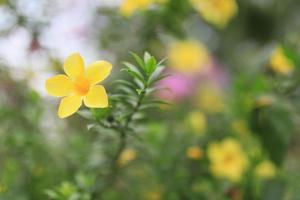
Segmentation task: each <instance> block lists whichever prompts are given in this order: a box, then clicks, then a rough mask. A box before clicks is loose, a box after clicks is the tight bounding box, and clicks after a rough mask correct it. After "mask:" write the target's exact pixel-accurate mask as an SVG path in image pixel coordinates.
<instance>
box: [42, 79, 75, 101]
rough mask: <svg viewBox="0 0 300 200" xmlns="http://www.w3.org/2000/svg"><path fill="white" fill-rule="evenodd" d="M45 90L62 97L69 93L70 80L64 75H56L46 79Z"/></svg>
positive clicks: (70, 88) (70, 87)
mask: <svg viewBox="0 0 300 200" xmlns="http://www.w3.org/2000/svg"><path fill="white" fill-rule="evenodd" d="M45 87H46V90H47V92H48V93H49V94H50V95H52V96H55V97H63V96H67V95H68V94H70V92H71V90H72V82H71V81H70V79H69V77H67V76H66V75H57V76H54V77H52V78H49V79H47V80H46V84H45Z"/></svg>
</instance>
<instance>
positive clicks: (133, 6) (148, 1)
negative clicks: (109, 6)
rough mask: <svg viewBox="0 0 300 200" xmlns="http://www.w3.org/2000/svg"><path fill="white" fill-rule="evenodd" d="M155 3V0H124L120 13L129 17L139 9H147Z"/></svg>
mask: <svg viewBox="0 0 300 200" xmlns="http://www.w3.org/2000/svg"><path fill="white" fill-rule="evenodd" d="M153 3H154V0H123V2H122V4H121V6H120V13H121V14H122V15H123V16H125V17H129V16H131V15H133V13H134V12H136V11H138V10H144V9H147V8H148V7H149V6H150V5H152V4H153Z"/></svg>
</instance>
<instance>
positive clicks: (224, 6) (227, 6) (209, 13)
mask: <svg viewBox="0 0 300 200" xmlns="http://www.w3.org/2000/svg"><path fill="white" fill-rule="evenodd" d="M190 1H191V3H192V5H193V7H194V8H195V9H196V10H197V11H198V12H199V13H200V14H201V15H202V17H203V18H204V19H205V20H206V21H208V22H209V23H212V24H214V25H215V26H217V27H219V28H224V27H225V26H226V25H227V24H228V22H229V21H230V20H231V19H232V18H233V17H234V16H235V15H236V13H237V12H238V6H237V3H236V1H235V0H190Z"/></svg>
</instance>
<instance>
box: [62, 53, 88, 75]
mask: <svg viewBox="0 0 300 200" xmlns="http://www.w3.org/2000/svg"><path fill="white" fill-rule="evenodd" d="M64 70H65V72H66V74H67V75H68V76H69V77H71V78H75V77H77V76H79V75H83V74H84V61H83V58H82V57H81V55H80V54H79V53H73V54H71V55H70V56H69V57H68V58H67V59H66V60H65V63H64Z"/></svg>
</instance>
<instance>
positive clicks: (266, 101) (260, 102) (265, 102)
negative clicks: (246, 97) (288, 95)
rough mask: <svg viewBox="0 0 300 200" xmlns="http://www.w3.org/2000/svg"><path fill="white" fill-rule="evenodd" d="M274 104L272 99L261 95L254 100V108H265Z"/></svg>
mask: <svg viewBox="0 0 300 200" xmlns="http://www.w3.org/2000/svg"><path fill="white" fill-rule="evenodd" d="M273 102H274V98H273V97H271V96H269V95H263V96H261V97H259V98H257V99H256V101H255V106H256V107H265V106H270V105H272V104H273Z"/></svg>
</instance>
